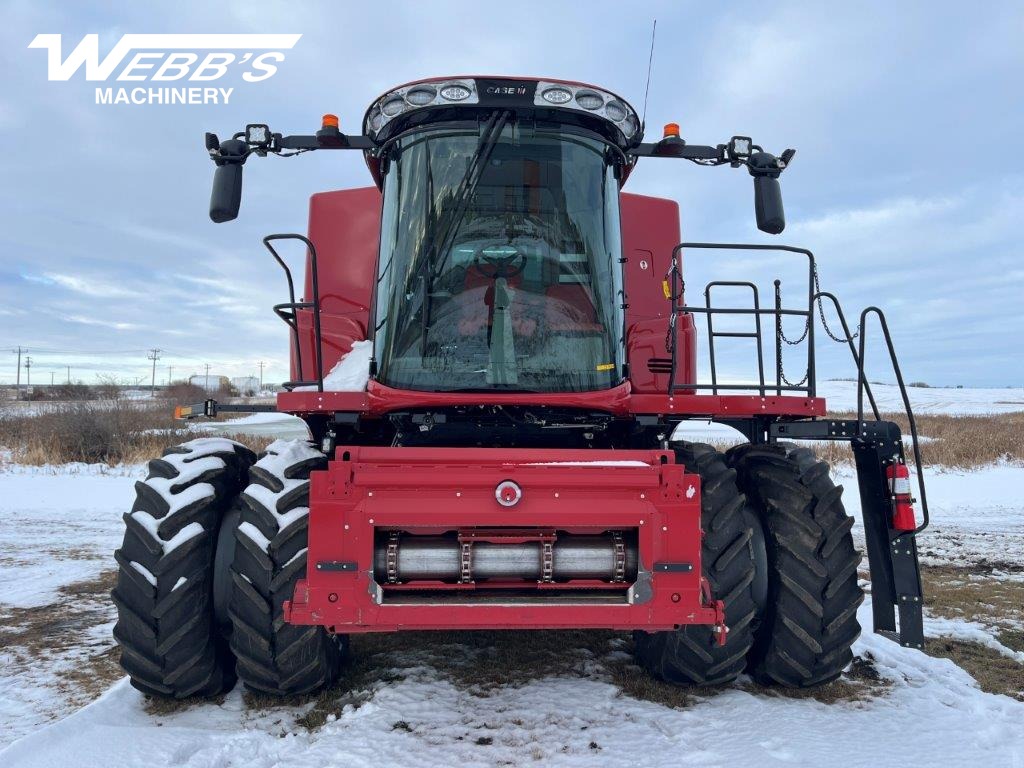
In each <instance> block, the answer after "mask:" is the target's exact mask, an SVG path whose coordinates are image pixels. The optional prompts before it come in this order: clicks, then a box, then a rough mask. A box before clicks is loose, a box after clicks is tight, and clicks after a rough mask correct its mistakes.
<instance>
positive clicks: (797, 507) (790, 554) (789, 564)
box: [727, 443, 864, 688]
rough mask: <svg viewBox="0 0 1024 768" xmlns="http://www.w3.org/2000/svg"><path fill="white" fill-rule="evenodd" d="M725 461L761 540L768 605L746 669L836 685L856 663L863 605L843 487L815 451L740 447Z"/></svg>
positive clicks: (796, 684)
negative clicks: (753, 510)
mask: <svg viewBox="0 0 1024 768" xmlns="http://www.w3.org/2000/svg"><path fill="white" fill-rule="evenodd" d="M727 459H728V461H729V464H730V466H732V467H734V468H735V469H736V470H737V478H738V480H739V485H740V488H741V490H743V492H744V493H745V494H746V495H747V498H748V499H750V500H751V501H752V502H754V503H755V504H756V505H757V507H758V510H759V512H760V514H761V519H762V521H763V523H764V527H765V535H766V546H767V554H768V571H769V580H768V600H767V603H766V606H765V615H764V618H763V620H762V623H761V627H760V628H759V630H758V632H757V637H756V640H755V643H754V647H753V648H752V649H751V654H750V664H749V669H750V672H751V674H752V675H753V676H754V677H755V679H757V680H758V681H759V682H762V683H777V684H781V685H785V686H789V687H793V688H806V687H809V686H813V685H819V684H821V683H826V682H829V681H830V680H835V679H836V678H837V677H839V675H840V674H841V673H842V671H843V669H845V668H846V666H847V665H848V664H849V663H850V661H851V660H852V658H853V654H852V652H851V650H850V647H851V646H852V645H853V642H854V641H855V640H856V639H857V637H858V636H859V635H860V624H859V623H858V622H857V608H858V607H859V606H860V604H861V602H863V600H864V593H863V591H862V590H861V588H860V586H859V585H858V583H857V567H858V566H859V565H860V561H861V555H860V553H859V552H857V550H856V549H855V547H854V544H853V535H852V534H851V532H850V529H851V528H852V526H853V518H852V517H850V516H848V515H847V514H846V510H845V509H844V508H843V502H842V498H841V496H842V492H843V489H842V486H837V485H836V484H835V483H833V482H832V479H831V477H830V476H829V470H828V465H827V464H826V463H825V462H823V461H820V460H819V459H818V458H817V457H816V456H815V455H814V452H813V451H811V450H810V449H808V448H798V447H797V446H795V445H792V444H785V443H780V444H778V445H756V446H755V445H741V446H737V447H736V448H733V449H731V450H730V451H729V452H728V453H727Z"/></svg>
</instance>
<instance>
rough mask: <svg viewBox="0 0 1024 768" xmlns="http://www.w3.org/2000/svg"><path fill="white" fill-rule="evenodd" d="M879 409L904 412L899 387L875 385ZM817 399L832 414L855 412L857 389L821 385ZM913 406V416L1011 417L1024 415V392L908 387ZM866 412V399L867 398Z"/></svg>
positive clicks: (845, 384)
mask: <svg viewBox="0 0 1024 768" xmlns="http://www.w3.org/2000/svg"><path fill="white" fill-rule="evenodd" d="M871 392H872V393H873V394H874V396H875V402H876V403H878V408H879V410H880V411H883V412H902V411H903V399H902V398H901V397H900V390H899V387H896V386H894V385H891V384H872V385H871ZM817 394H818V397H824V398H825V401H826V402H827V403H828V409H829V410H830V411H856V410H857V387H856V384H855V383H854V382H852V381H819V382H818V393H817ZM907 395H908V396H909V397H910V405H911V406H912V407H913V409H914V413H947V414H954V415H959V416H965V415H981V414H987V413H1012V412H1014V411H1024V389H1022V388H1020V387H1007V388H1005V389H980V388H968V387H965V388H963V389H950V388H944V387H907ZM864 408H865V410H867V408H868V401H867V397H865V398H864Z"/></svg>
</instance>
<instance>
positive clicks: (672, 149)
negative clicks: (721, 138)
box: [629, 139, 728, 163]
mask: <svg viewBox="0 0 1024 768" xmlns="http://www.w3.org/2000/svg"><path fill="white" fill-rule="evenodd" d="M629 154H630V155H633V156H634V157H678V158H682V159H683V160H704V161H707V160H712V161H715V162H722V163H724V162H726V161H727V159H728V158H727V157H726V153H725V145H724V144H719V145H718V146H716V147H708V146H704V145H702V144H687V143H686V142H685V141H683V140H681V139H676V140H675V141H668V140H662V141H659V142H655V143H653V144H637V145H636V146H635V147H633V148H632V149H630V150H629Z"/></svg>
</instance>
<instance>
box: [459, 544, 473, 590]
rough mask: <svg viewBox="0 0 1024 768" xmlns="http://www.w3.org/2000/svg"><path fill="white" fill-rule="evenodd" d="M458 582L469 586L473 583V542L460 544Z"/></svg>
mask: <svg viewBox="0 0 1024 768" xmlns="http://www.w3.org/2000/svg"><path fill="white" fill-rule="evenodd" d="M459 581H460V582H461V583H463V584H469V583H470V582H472V581H473V542H471V541H464V542H462V551H461V558H460V561H459Z"/></svg>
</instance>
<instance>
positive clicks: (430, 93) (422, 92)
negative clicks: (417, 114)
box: [405, 85, 437, 107]
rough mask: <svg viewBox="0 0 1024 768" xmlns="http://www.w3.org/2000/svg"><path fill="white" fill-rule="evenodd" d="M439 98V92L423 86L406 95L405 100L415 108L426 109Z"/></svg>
mask: <svg viewBox="0 0 1024 768" xmlns="http://www.w3.org/2000/svg"><path fill="white" fill-rule="evenodd" d="M436 97H437V91H435V90H434V89H433V88H431V87H430V86H426V85H421V86H417V87H416V88H413V89H412V90H411V91H409V92H408V93H407V94H405V100H406V101H408V102H409V103H410V104H412V105H413V106H414V107H425V106H426V105H427V104H429V103H430V102H432V101H433V100H434V99H435V98H436Z"/></svg>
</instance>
